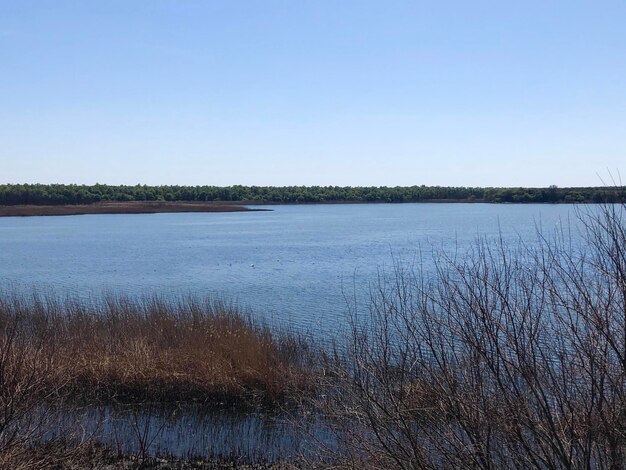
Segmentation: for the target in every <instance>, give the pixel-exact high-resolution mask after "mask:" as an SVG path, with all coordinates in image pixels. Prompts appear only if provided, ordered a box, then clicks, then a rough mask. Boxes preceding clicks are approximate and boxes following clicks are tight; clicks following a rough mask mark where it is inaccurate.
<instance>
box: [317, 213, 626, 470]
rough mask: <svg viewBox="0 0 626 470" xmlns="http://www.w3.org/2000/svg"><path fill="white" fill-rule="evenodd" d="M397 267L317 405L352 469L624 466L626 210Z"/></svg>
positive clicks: (340, 459) (359, 321) (335, 452)
mask: <svg viewBox="0 0 626 470" xmlns="http://www.w3.org/2000/svg"><path fill="white" fill-rule="evenodd" d="M597 209H598V208H592V209H590V210H589V212H588V213H586V214H583V215H582V221H583V223H584V225H585V231H584V238H585V240H584V243H582V244H578V243H577V241H578V240H577V239H576V238H574V239H571V238H570V237H569V236H568V234H566V233H558V234H556V235H554V234H553V235H551V236H550V238H544V237H542V236H541V234H539V239H538V240H537V243H536V244H531V245H527V246H524V245H523V244H521V245H519V246H514V247H510V246H507V245H506V244H505V243H503V242H502V241H496V242H493V241H492V242H489V241H485V240H483V241H479V242H478V243H477V244H476V246H475V248H474V250H473V251H472V252H470V253H469V254H468V255H467V256H465V257H461V258H458V257H454V256H445V255H441V256H440V257H439V258H438V259H437V263H436V264H437V269H436V272H435V273H434V275H433V274H432V273H422V272H420V271H419V270H412V269H408V268H407V267H406V266H401V265H398V266H397V269H396V272H395V276H394V277H392V278H388V279H383V280H382V281H381V283H380V285H379V288H378V290H377V291H376V292H374V293H373V294H374V295H373V296H372V303H371V308H370V310H369V312H367V313H366V314H364V315H358V314H357V312H353V316H352V326H353V328H352V341H351V342H350V344H351V347H350V348H349V350H348V351H347V352H344V351H340V352H338V353H337V354H336V355H335V356H334V357H333V360H330V361H328V365H327V369H328V372H327V374H326V376H325V378H326V380H325V384H324V385H323V387H324V389H325V394H326V397H325V398H324V399H320V400H315V404H316V406H318V407H319V409H320V410H321V412H320V415H321V416H322V417H323V418H324V420H325V422H326V423H327V425H328V426H329V427H330V428H332V429H333V431H334V433H335V436H336V439H337V441H336V442H337V445H335V446H332V447H331V448H328V449H326V450H327V453H326V455H325V458H326V459H328V460H327V462H332V463H333V464H338V463H340V464H341V465H342V466H345V467H349V468H357V467H367V468H381V469H382V468H385V469H388V468H400V469H409V468H466V469H475V468H482V469H491V468H538V469H570V468H625V465H626V464H625V462H626V210H625V209H626V208H625V207H624V206H610V205H609V206H604V207H602V208H601V209H600V210H599V211H598V210H597Z"/></svg>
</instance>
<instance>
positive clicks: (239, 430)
mask: <svg viewBox="0 0 626 470" xmlns="http://www.w3.org/2000/svg"><path fill="white" fill-rule="evenodd" d="M56 413H57V414H56V417H55V418H53V419H51V420H50V421H49V423H48V426H49V428H50V431H49V432H48V433H47V436H46V438H47V439H56V438H65V439H70V440H71V439H74V440H79V441H80V440H81V439H85V438H93V439H94V440H95V441H96V442H99V443H101V444H103V445H105V446H107V447H109V448H111V449H113V450H115V451H117V452H121V453H123V454H126V455H141V454H142V452H146V454H147V455H150V456H158V457H173V458H177V459H204V460H222V459H223V460H232V459H236V460H238V461H240V462H242V463H274V462H280V461H294V460H295V459H299V458H301V457H310V456H311V455H313V454H312V452H314V448H313V447H312V446H311V445H310V441H311V440H315V441H319V442H324V443H325V445H332V438H331V436H330V434H329V433H328V432H326V431H325V430H324V428H323V427H322V426H321V425H318V424H316V423H315V422H314V420H309V421H308V424H307V422H305V421H304V420H300V419H298V417H297V413H298V411H297V410H292V412H290V413H286V412H269V411H262V410H256V411H249V410H248V411H245V410H238V409H236V408H232V407H224V408H221V409H213V410H207V409H205V408H202V407H194V406H189V405H187V406H184V407H178V408H174V407H172V406H169V407H165V406H159V405H151V406H147V405H143V406H126V407H123V406H102V407H97V406H88V407H85V408H83V409H81V408H80V407H79V408H68V409H65V410H64V409H58V410H57V411H56ZM292 413H293V414H292ZM303 426H304V427H303Z"/></svg>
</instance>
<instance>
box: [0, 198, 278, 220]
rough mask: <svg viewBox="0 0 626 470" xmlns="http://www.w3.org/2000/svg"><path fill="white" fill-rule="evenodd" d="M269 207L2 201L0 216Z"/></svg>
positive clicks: (164, 203)
mask: <svg viewBox="0 0 626 470" xmlns="http://www.w3.org/2000/svg"><path fill="white" fill-rule="evenodd" d="M259 210H269V209H257V208H255V209H251V208H249V207H246V206H245V205H243V204H242V203H238V202H220V201H217V202H216V201H207V202H152V201H140V202H135V201H132V202H102V203H95V204H79V205H61V206H40V205H15V206H2V205H0V217H11V216H21V217H26V216H37V215H81V214H155V213H162V212H247V211H259Z"/></svg>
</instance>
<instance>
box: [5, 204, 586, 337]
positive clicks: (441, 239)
mask: <svg viewBox="0 0 626 470" xmlns="http://www.w3.org/2000/svg"><path fill="white" fill-rule="evenodd" d="M264 208H271V209H273V211H271V212H243V213H177V214H127V215H81V216H69V217H31V218H3V219H0V284H1V285H5V286H7V285H9V286H11V289H13V290H15V289H18V290H23V291H25V292H28V291H31V290H32V288H33V287H35V288H37V289H38V290H41V291H45V290H48V289H52V290H54V292H55V293H57V294H61V295H71V296H78V297H83V298H84V297H90V296H99V295H101V294H102V293H106V292H112V293H115V294H128V295H130V296H132V297H137V296H143V295H151V294H161V295H166V296H180V295H186V294H192V295H196V296H197V295H200V296H206V295H211V296H215V297H219V298H223V299H226V300H227V301H229V302H230V301H234V302H237V303H238V304H239V305H240V306H242V307H244V308H250V310H251V311H252V313H253V314H254V315H258V316H262V317H264V318H266V319H269V320H270V321H271V322H273V323H278V324H280V325H283V326H284V325H287V326H289V327H292V328H295V329H297V330H299V331H302V332H318V333H319V332H322V333H324V332H335V333H336V332H337V331H338V329H341V327H342V326H344V325H345V322H344V320H343V318H344V316H345V313H346V310H347V302H348V301H349V300H346V299H352V298H353V297H354V295H355V294H356V296H357V298H359V299H366V298H367V290H368V287H369V284H370V283H372V282H376V280H377V277H378V275H379V274H380V273H381V272H389V271H391V270H392V266H393V263H394V262H402V263H408V264H411V263H413V264H415V265H420V266H421V267H423V268H424V269H425V270H426V271H427V270H428V269H429V268H430V267H431V266H432V251H433V249H435V250H441V249H443V250H445V251H447V252H452V253H454V252H459V253H462V252H463V251H464V250H466V249H467V248H468V247H469V246H470V245H471V243H472V242H473V241H474V240H475V239H476V237H478V236H486V237H497V236H502V238H503V239H504V240H506V241H510V242H512V243H516V242H517V240H518V239H519V238H521V239H523V240H524V241H525V242H527V243H529V242H532V241H533V240H535V239H536V229H537V227H539V226H540V227H541V228H542V230H543V231H544V232H547V233H551V232H552V231H553V230H554V229H558V228H562V227H567V226H568V225H569V224H571V225H572V227H574V229H576V223H577V222H576V215H575V213H576V206H573V205H546V204H529V205H495V204H371V205H368V204H345V205H344V204H336V205H298V206H289V205H281V206H264ZM583 210H586V209H585V208H584V209H583Z"/></svg>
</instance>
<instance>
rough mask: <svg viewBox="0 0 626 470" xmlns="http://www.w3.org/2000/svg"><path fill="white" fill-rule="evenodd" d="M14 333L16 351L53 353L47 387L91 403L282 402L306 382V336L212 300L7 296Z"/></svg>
mask: <svg viewBox="0 0 626 470" xmlns="http://www.w3.org/2000/svg"><path fill="white" fill-rule="evenodd" d="M12 331H14V332H15V333H14V334H16V335H19V337H20V338H21V339H20V341H19V344H16V345H15V347H14V348H13V352H12V354H13V356H14V357H16V358H17V357H32V356H33V355H35V354H36V355H37V356H38V357H41V358H45V361H40V362H41V363H44V362H45V364H46V370H45V372H46V374H45V377H44V379H42V380H47V381H49V382H50V383H48V386H47V387H46V390H57V391H59V390H63V391H64V392H68V393H71V395H72V396H74V397H78V398H84V399H87V400H90V401H91V400H93V399H98V400H105V401H106V400H122V401H129V402H134V401H207V402H215V401H238V402H241V401H250V400H254V401H256V400H263V401H266V402H275V401H277V400H282V399H284V398H285V397H287V396H288V395H289V394H290V393H291V392H292V391H294V390H297V389H301V388H302V387H305V386H307V385H306V384H307V381H308V379H307V374H306V373H305V372H304V370H305V369H304V366H303V361H304V359H303V357H304V356H303V351H304V350H305V349H306V348H305V346H304V343H303V342H302V341H301V340H299V339H297V338H295V337H294V336H292V335H287V334H276V333H272V332H271V331H270V330H269V328H267V327H264V326H259V325H255V324H254V323H253V322H252V321H251V319H250V318H249V317H247V316H246V315H245V314H243V313H242V312H241V311H239V310H238V309H237V308H235V307H234V306H231V305H227V304H225V303H220V302H214V301H211V300H198V299H184V300H177V301H170V300H164V299H160V298H149V299H143V300H132V299H128V298H120V297H108V298H105V299H103V300H99V301H95V302H84V301H76V300H65V301H60V300H59V299H57V298H55V297H53V296H52V297H51V296H48V297H45V296H44V297H42V296H38V295H34V296H32V297H31V298H28V299H25V298H23V297H21V298H20V297H16V296H12V297H11V296H0V337H3V338H4V340H5V341H6V338H7V335H9V334H12V333H11V332H12ZM33 364H39V362H35V361H33ZM35 369H36V370H33V371H30V372H32V373H33V374H34V376H36V377H40V376H42V375H43V372H42V371H41V373H40V371H39V369H41V365H38V366H37V367H35Z"/></svg>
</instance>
